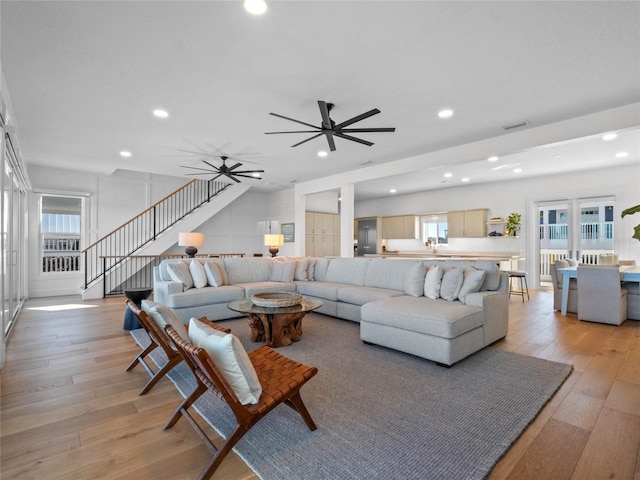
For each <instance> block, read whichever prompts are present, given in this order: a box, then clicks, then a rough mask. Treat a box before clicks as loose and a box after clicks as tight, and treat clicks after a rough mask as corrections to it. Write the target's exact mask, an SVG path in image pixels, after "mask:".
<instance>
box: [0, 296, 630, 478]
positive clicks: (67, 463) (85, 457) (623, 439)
mask: <svg viewBox="0 0 640 480" xmlns="http://www.w3.org/2000/svg"><path fill="white" fill-rule="evenodd" d="M64 304H67V305H68V304H75V305H76V306H80V307H82V308H76V309H64V310H58V311H55V310H52V309H50V308H46V307H48V306H52V305H64ZM37 307H43V308H44V309H42V310H38V309H36V308H37ZM123 311H124V301H123V299H122V298H110V299H106V300H96V301H88V302H82V301H80V300H79V297H64V298H49V299H35V300H30V301H28V302H27V304H26V306H25V309H24V310H23V312H22V313H21V315H20V318H19V320H18V322H17V324H16V326H15V328H14V331H13V332H12V335H11V337H10V339H9V342H8V345H7V359H6V363H5V367H4V369H3V370H2V372H1V373H2V383H1V402H2V410H1V419H0V420H1V423H0V428H1V432H0V441H1V445H0V446H1V450H0V455H1V457H0V459H1V462H2V465H1V471H0V476H1V477H2V479H3V480H11V479H21V480H26V479H38V480H42V479H46V480H56V479H65V480H68V479H73V480H76V479H83V480H84V479H87V480H88V479H97V478H103V479H136V480H146V479H149V480H151V479H154V480H158V479H160V480H163V479H185V480H186V479H195V478H197V477H198V474H199V472H200V471H201V469H202V468H203V467H204V465H205V463H206V461H207V460H208V458H209V452H208V451H207V450H206V448H205V447H204V446H203V444H202V443H201V441H200V439H199V438H198V437H197V436H196V434H195V432H194V431H193V430H192V429H191V427H190V426H189V425H188V424H187V422H185V421H184V420H182V421H180V422H178V424H177V425H176V426H175V427H174V428H173V429H171V430H169V431H166V432H165V431H162V428H161V427H162V425H163V424H164V422H165V420H166V419H167V418H168V417H169V415H170V413H171V412H172V411H173V409H174V408H175V407H176V405H177V404H178V403H179V401H180V400H181V397H180V395H179V394H178V393H177V392H176V390H175V388H174V387H173V384H172V383H171V382H170V381H169V380H167V379H163V380H162V381H161V382H160V383H159V384H158V385H156V387H155V388H154V389H153V390H152V391H151V392H150V393H148V394H147V395H144V396H138V391H139V389H140V388H141V387H142V385H144V383H145V382H146V381H147V378H148V377H147V374H146V373H145V372H144V371H143V370H142V369H141V368H140V367H136V369H134V371H132V372H129V373H125V372H124V368H125V367H126V366H127V365H128V363H129V362H130V360H131V359H132V358H133V357H134V356H135V354H136V353H137V352H138V347H137V345H136V344H135V342H134V341H133V339H132V338H131V336H130V335H129V334H128V333H127V332H125V331H123V330H122V320H123ZM495 347H496V348H502V349H505V350H510V351H514V352H519V353H523V354H526V355H533V356H537V357H541V358H546V359H550V360H556V361H562V362H568V363H572V364H573V365H574V371H573V373H572V374H571V376H570V377H569V378H568V379H567V381H566V382H565V383H564V385H563V386H562V387H561V388H560V390H559V391H558V392H557V393H556V394H555V396H554V397H553V398H552V399H551V401H550V402H549V403H548V404H547V405H546V406H545V408H544V409H543V410H542V411H541V412H540V414H539V415H538V417H537V418H536V419H535V420H534V422H533V423H532V424H531V425H530V426H529V427H528V428H527V429H526V430H525V432H524V433H523V434H522V436H521V437H520V438H519V439H518V441H517V442H516V443H515V444H514V445H513V446H512V447H511V448H510V449H509V451H508V452H507V454H506V455H505V456H504V457H503V459H502V460H501V461H500V462H499V463H498V465H496V467H495V468H494V469H493V472H492V473H491V475H490V477H489V479H490V480H497V479H518V480H521V479H536V480H537V479H554V480H561V479H575V480H583V479H611V478H615V479H617V480H624V479H630V480H640V322H635V321H627V322H625V323H624V324H623V325H622V326H620V327H613V326H607V325H599V324H591V323H585V322H580V321H578V320H577V318H576V316H575V315H573V314H569V315H568V316H567V317H562V316H560V315H559V314H558V313H557V312H554V311H553V309H552V295H551V293H550V292H543V291H541V292H532V297H531V301H530V302H524V303H522V302H521V300H520V299H519V298H512V299H511V301H510V329H509V335H508V336H507V338H506V339H505V340H504V341H501V342H499V343H498V344H496V346H495ZM311 413H312V414H313V412H311ZM207 428H208V427H207ZM212 435H214V434H213V433H212ZM425 453H427V452H425ZM390 461H392V459H390ZM254 478H257V477H256V476H255V475H254V474H253V473H252V472H251V470H250V469H249V468H247V467H246V465H244V463H243V462H242V461H241V460H240V459H239V458H238V457H237V456H235V454H232V455H230V456H228V457H227V459H226V460H225V461H224V462H223V463H222V466H221V467H220V469H219V470H218V472H217V473H216V475H214V479H231V480H245V479H254ZM301 480H303V479H301Z"/></svg>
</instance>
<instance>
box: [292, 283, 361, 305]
mask: <svg viewBox="0 0 640 480" xmlns="http://www.w3.org/2000/svg"><path fill="white" fill-rule="evenodd" d="M296 285H297V287H298V293H300V294H301V295H310V296H312V297H316V298H322V299H325V300H334V301H335V300H338V291H339V290H340V289H341V288H344V287H348V286H349V285H346V284H344V283H334V282H299V283H297V284H296Z"/></svg>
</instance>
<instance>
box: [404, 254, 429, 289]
mask: <svg viewBox="0 0 640 480" xmlns="http://www.w3.org/2000/svg"><path fill="white" fill-rule="evenodd" d="M425 272H426V268H425V266H424V264H423V263H422V262H418V263H416V264H415V265H414V266H413V267H411V268H410V269H409V270H408V271H407V276H406V277H405V279H404V291H405V293H406V294H407V295H411V296H412V297H421V296H422V295H423V294H424V278H425V277H424V276H425Z"/></svg>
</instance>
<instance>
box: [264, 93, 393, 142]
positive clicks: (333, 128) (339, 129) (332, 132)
mask: <svg viewBox="0 0 640 480" xmlns="http://www.w3.org/2000/svg"><path fill="white" fill-rule="evenodd" d="M333 107H334V104H333V103H328V102H325V101H322V100H318V108H319V109H320V116H321V117H322V122H321V124H320V126H319V127H318V126H316V125H312V124H310V123H307V122H302V121H300V120H296V119H295V118H290V117H285V116H284V115H280V114H278V113H273V112H271V113H269V115H273V116H274V117H279V118H284V119H285V120H289V121H291V122H295V123H299V124H301V125H305V126H307V127H310V128H312V129H313V130H293V131H287V132H265V134H266V135H277V134H282V133H313V134H314V135H312V136H311V137H309V138H307V139H305V140H302V141H301V142H298V143H296V144H294V145H291V146H292V147H297V146H298V145H302V144H303V143H306V142H308V141H310V140H313V139H314V138H318V137H319V136H321V135H324V136H325V137H326V139H327V143H328V144H329V149H330V150H331V151H332V152H335V151H336V144H335V140H334V137H338V138H342V139H344V140H350V141H352V142H356V143H361V144H362V145H366V146H368V147H370V146H371V145H373V142H369V141H367V140H363V139H361V138H357V137H354V136H353V135H351V133H373V132H375V133H378V132H395V130H396V129H395V128H393V127H385V128H346V127H349V125H353V124H354V123H356V122H359V121H361V120H364V119H366V118H369V117H372V116H373V115H377V114H378V113H380V110H378V109H377V108H374V109H372V110H369V111H368V112H364V113H361V114H360V115H356V116H355V117H353V118H350V119H349V120H345V121H344V122H341V123H338V124H336V123H335V122H334V121H333V120H332V119H331V116H330V113H331V110H332V109H333Z"/></svg>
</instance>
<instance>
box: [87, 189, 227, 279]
mask: <svg viewBox="0 0 640 480" xmlns="http://www.w3.org/2000/svg"><path fill="white" fill-rule="evenodd" d="M229 186H230V185H229V184H228V183H223V182H214V181H212V180H198V179H194V180H191V181H190V182H189V183H187V184H186V185H184V186H183V187H181V188H180V189H178V190H176V191H175V192H173V193H172V194H170V195H168V196H166V197H164V198H163V199H162V200H160V201H158V202H156V203H155V204H153V205H152V206H150V207H149V208H147V209H146V210H144V211H143V212H141V213H139V214H138V215H136V216H135V217H133V218H132V219H131V220H129V221H127V222H125V223H124V224H122V225H121V226H120V227H118V228H116V229H115V230H113V231H112V232H111V233H109V234H107V235H105V236H104V237H102V238H101V239H100V240H98V241H97V242H95V243H93V244H92V245H89V246H88V247H87V248H85V249H84V250H82V252H81V253H82V255H83V260H84V288H85V289H86V288H87V287H88V286H89V285H90V284H91V283H92V282H94V281H96V280H97V279H99V278H100V277H103V276H104V275H106V274H107V273H108V272H109V271H110V270H112V269H113V268H114V267H115V266H117V265H118V264H119V263H120V262H122V261H123V258H126V257H127V256H130V255H132V254H134V253H135V252H137V251H138V250H140V249H141V248H142V247H144V246H145V245H147V244H148V243H149V242H152V241H154V240H155V239H156V238H157V236H158V235H160V234H161V233H163V232H165V231H166V230H167V229H169V228H171V227H172V226H173V225H175V224H176V223H177V222H178V221H180V220H182V219H183V218H184V217H185V216H187V215H188V214H189V213H191V212H193V211H194V210H195V209H196V208H198V207H200V206H201V205H203V204H205V203H207V202H209V201H210V200H211V199H212V198H213V197H215V196H216V195H218V194H219V193H221V192H222V191H224V190H225V189H226V188H228V187H229ZM105 259H106V260H105Z"/></svg>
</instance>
